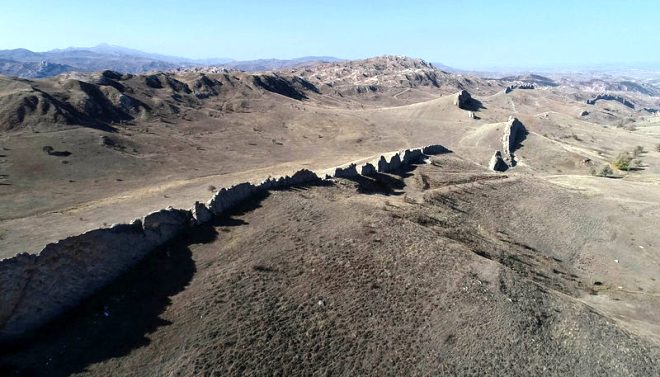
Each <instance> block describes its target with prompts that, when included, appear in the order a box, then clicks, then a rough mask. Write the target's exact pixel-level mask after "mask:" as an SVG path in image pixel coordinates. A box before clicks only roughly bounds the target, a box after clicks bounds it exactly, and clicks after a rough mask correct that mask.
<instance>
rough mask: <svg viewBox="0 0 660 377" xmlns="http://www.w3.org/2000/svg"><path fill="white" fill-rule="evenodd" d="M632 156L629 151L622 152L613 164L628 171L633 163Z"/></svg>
mask: <svg viewBox="0 0 660 377" xmlns="http://www.w3.org/2000/svg"><path fill="white" fill-rule="evenodd" d="M632 160H633V158H632V156H631V155H630V153H628V152H624V153H620V154H619V155H618V156H617V157H616V159H615V160H614V161H613V162H612V165H614V167H615V168H617V169H619V170H625V171H628V170H630V168H631V167H632V166H631V163H632Z"/></svg>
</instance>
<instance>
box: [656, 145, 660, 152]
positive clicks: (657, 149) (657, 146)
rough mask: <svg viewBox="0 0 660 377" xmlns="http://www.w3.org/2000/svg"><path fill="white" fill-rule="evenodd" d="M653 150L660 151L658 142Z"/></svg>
mask: <svg viewBox="0 0 660 377" xmlns="http://www.w3.org/2000/svg"><path fill="white" fill-rule="evenodd" d="M655 151H656V152H660V144H658V145H656V146H655Z"/></svg>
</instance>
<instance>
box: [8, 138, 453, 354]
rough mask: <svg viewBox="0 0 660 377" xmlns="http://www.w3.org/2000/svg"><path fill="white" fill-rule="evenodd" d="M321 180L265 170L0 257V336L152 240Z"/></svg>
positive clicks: (104, 280) (351, 170) (344, 173)
mask: <svg viewBox="0 0 660 377" xmlns="http://www.w3.org/2000/svg"><path fill="white" fill-rule="evenodd" d="M447 151H448V150H447V149H446V148H444V147H442V146H441V145H428V146H425V147H421V148H411V149H406V150H403V151H398V152H393V153H388V154H386V155H383V156H380V157H379V158H378V160H377V162H376V165H377V168H376V167H375V166H374V164H373V163H372V162H367V163H364V164H361V165H357V164H354V163H351V164H347V165H343V166H341V167H337V168H335V169H334V175H333V177H330V178H353V177H356V176H357V175H358V172H360V173H361V174H362V175H364V176H370V175H374V174H376V173H377V172H379V173H388V172H394V171H398V170H401V169H405V168H408V167H409V166H410V165H411V164H414V163H420V162H423V160H424V159H425V158H426V157H427V156H428V155H433V154H439V153H445V152H447ZM386 156H388V157H386ZM321 182H322V179H321V178H320V177H319V176H318V175H317V174H316V173H314V172H313V171H310V170H307V169H301V170H298V171H296V172H295V173H294V174H293V175H291V176H282V177H278V178H272V177H269V178H268V179H266V180H264V181H262V182H261V183H259V184H257V185H255V184H252V183H250V182H243V183H240V184H237V185H234V186H231V187H229V188H222V189H220V190H219V191H218V192H217V193H215V194H214V195H213V197H212V198H211V199H210V200H209V201H208V203H207V205H204V204H203V203H200V202H195V204H194V205H193V207H192V208H191V209H190V210H183V209H174V208H166V209H162V210H159V211H155V212H152V213H149V214H147V215H146V216H144V218H142V219H135V220H133V221H132V222H131V223H130V224H117V225H113V226H111V227H109V228H102V229H94V230H90V231H88V232H86V233H83V234H80V235H77V236H73V237H68V238H65V239H63V240H61V241H58V242H55V243H51V244H48V245H46V247H44V248H43V249H42V250H41V252H39V253H38V254H27V253H24V254H19V255H15V256H14V257H12V258H7V259H4V260H0V343H4V342H11V341H13V340H16V339H19V338H21V337H23V336H25V335H27V334H29V333H31V332H32V331H34V330H36V329H37V328H39V327H40V326H42V325H44V324H45V323H47V322H48V321H51V320H52V319H54V318H56V317H57V316H59V315H61V314H62V313H64V312H65V311H67V310H69V309H71V308H72V307H74V306H76V305H78V304H79V303H80V302H81V301H82V300H83V299H85V298H86V297H89V296H90V295H92V294H94V293H95V292H97V291H98V290H99V289H101V288H103V287H104V286H106V285H107V284H109V283H110V282H112V281H113V280H114V279H116V278H117V277H119V276H120V275H121V274H123V273H124V272H126V271H127V270H129V269H130V268H132V267H133V266H135V265H136V264H137V263H138V262H140V261H141V260H142V259H144V257H146V256H147V255H148V254H149V253H150V252H152V251H154V250H155V249H157V248H158V247H159V246H162V245H164V244H166V243H168V242H171V241H172V240H174V239H175V238H177V237H179V236H180V235H182V234H183V233H185V232H187V231H188V230H189V229H191V228H192V227H196V226H198V225H201V224H204V223H207V222H209V221H211V220H212V219H213V216H218V215H223V214H227V213H228V212H230V211H231V210H233V209H235V208H236V207H237V206H239V205H240V204H241V203H244V202H246V201H248V200H250V199H252V198H254V197H255V196H256V195H259V194H260V193H263V192H264V191H268V190H277V189H286V188H288V187H292V186H302V185H309V184H318V183H321Z"/></svg>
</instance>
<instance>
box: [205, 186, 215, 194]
mask: <svg viewBox="0 0 660 377" xmlns="http://www.w3.org/2000/svg"><path fill="white" fill-rule="evenodd" d="M206 189H207V190H209V191H211V192H215V190H217V187H215V186H213V185H208V187H207V188H206Z"/></svg>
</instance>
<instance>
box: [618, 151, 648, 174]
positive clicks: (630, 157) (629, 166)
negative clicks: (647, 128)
mask: <svg viewBox="0 0 660 377" xmlns="http://www.w3.org/2000/svg"><path fill="white" fill-rule="evenodd" d="M644 153H646V151H645V150H644V147H642V146H641V145H638V146H637V147H635V149H633V151H632V153H631V152H623V153H619V155H618V156H617V157H616V159H614V161H612V166H614V167H615V168H617V169H618V170H622V171H630V170H636V169H639V168H641V167H642V164H643V161H642V159H640V158H638V157H639V156H641V155H642V154H644Z"/></svg>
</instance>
